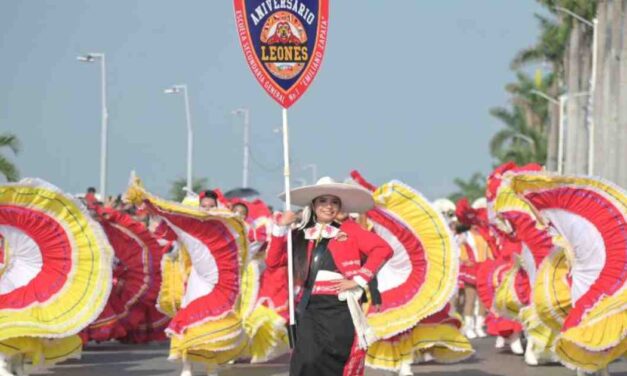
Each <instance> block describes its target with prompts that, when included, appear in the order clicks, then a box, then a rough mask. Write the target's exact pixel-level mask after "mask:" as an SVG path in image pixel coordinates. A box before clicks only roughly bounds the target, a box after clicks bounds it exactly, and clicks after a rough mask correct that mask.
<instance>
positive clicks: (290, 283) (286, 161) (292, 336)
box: [283, 108, 296, 348]
mask: <svg viewBox="0 0 627 376" xmlns="http://www.w3.org/2000/svg"><path fill="white" fill-rule="evenodd" d="M283 165H284V169H283V176H284V183H285V211H290V210H292V199H291V195H290V143H289V133H288V127H287V108H283ZM287 288H288V298H287V299H288V301H287V302H288V306H289V312H290V322H289V327H288V337H289V341H290V347H291V348H294V345H295V342H296V317H295V313H294V258H293V255H292V229H291V228H290V229H288V231H287Z"/></svg>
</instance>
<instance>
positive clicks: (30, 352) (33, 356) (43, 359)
mask: <svg viewBox="0 0 627 376" xmlns="http://www.w3.org/2000/svg"><path fill="white" fill-rule="evenodd" d="M82 348H83V342H82V341H81V339H80V337H79V336H78V335H73V336H69V337H64V338H59V339H46V338H35V337H17V338H11V339H7V340H4V341H0V352H1V353H3V354H5V355H7V356H9V357H12V356H15V355H23V356H24V360H25V361H26V362H28V363H31V364H32V365H33V366H34V367H37V366H51V365H54V364H56V363H60V362H63V361H64V360H67V359H71V358H80V356H81V350H82Z"/></svg>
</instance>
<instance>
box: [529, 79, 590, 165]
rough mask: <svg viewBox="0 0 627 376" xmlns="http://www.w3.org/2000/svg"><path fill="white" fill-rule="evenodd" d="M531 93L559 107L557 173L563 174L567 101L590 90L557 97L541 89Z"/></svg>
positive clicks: (586, 93)
mask: <svg viewBox="0 0 627 376" xmlns="http://www.w3.org/2000/svg"><path fill="white" fill-rule="evenodd" d="M531 94H535V95H538V96H540V97H542V98H544V99H546V100H547V101H549V102H551V103H553V104H555V105H557V106H558V108H559V115H558V116H559V118H558V131H557V173H558V174H561V173H562V172H563V171H564V138H565V137H564V131H565V127H564V125H565V121H566V101H567V100H568V99H569V97H573V98H574V97H580V96H583V95H588V94H589V93H588V92H585V91H582V92H578V93H570V94H569V93H566V94H562V95H560V96H559V97H558V98H557V99H555V98H553V97H551V96H549V95H547V94H546V93H543V92H541V91H540V90H535V89H533V90H531Z"/></svg>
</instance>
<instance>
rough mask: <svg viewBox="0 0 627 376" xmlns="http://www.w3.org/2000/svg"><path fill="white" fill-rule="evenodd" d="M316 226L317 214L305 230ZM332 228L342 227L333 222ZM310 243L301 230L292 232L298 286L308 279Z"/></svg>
mask: <svg viewBox="0 0 627 376" xmlns="http://www.w3.org/2000/svg"><path fill="white" fill-rule="evenodd" d="M315 224H316V219H315V214H313V213H312V214H311V216H310V217H309V221H307V223H306V224H305V227H303V229H306V228H309V227H311V226H313V225H315ZM331 226H334V227H340V224H339V223H337V222H331ZM308 243H309V241H308V240H307V239H305V231H304V230H300V229H295V230H292V254H293V256H294V280H295V281H296V284H298V285H302V284H303V283H304V282H305V278H307V273H308V272H309V271H308V270H307V267H308V264H309V260H308V259H307V244H308Z"/></svg>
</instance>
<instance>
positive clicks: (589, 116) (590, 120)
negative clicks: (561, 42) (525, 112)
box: [555, 7, 599, 175]
mask: <svg viewBox="0 0 627 376" xmlns="http://www.w3.org/2000/svg"><path fill="white" fill-rule="evenodd" d="M555 9H556V10H558V11H560V12H563V13H566V14H568V15H569V16H571V17H574V18H575V19H577V20H578V21H579V22H581V23H583V24H585V25H586V26H588V27H591V28H592V64H590V65H591V67H590V71H591V72H590V84H589V90H588V92H589V96H588V104H587V106H586V128H587V129H588V169H587V170H588V175H592V174H593V173H594V116H593V113H592V111H593V110H594V93H595V89H596V77H597V45H598V24H599V23H598V20H597V18H596V17H595V18H594V19H593V20H592V21H590V20H587V19H585V18H583V17H581V16H580V15H578V14H576V13H574V12H572V11H570V10H568V9H566V8H563V7H555Z"/></svg>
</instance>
